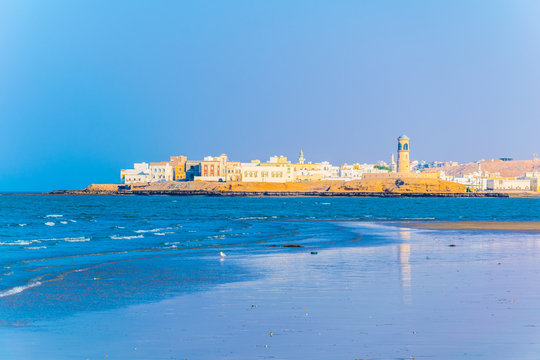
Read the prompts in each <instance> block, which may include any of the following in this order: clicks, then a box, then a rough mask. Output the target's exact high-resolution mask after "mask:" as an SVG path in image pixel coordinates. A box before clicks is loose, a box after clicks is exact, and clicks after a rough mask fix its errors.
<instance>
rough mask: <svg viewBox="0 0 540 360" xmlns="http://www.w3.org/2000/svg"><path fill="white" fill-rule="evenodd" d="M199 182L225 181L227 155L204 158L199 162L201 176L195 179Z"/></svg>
mask: <svg viewBox="0 0 540 360" xmlns="http://www.w3.org/2000/svg"><path fill="white" fill-rule="evenodd" d="M195 180H201V181H227V155H225V154H221V155H220V156H217V157H212V156H206V157H205V158H204V160H203V161H201V175H200V176H198V177H195Z"/></svg>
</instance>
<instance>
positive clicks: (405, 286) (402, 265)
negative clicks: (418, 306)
mask: <svg viewBox="0 0 540 360" xmlns="http://www.w3.org/2000/svg"><path fill="white" fill-rule="evenodd" d="M399 237H400V238H401V240H403V241H406V242H407V243H405V244H400V245H399V246H398V251H399V273H400V277H401V288H402V290H403V302H404V303H405V304H410V303H411V302H412V294H411V264H410V257H411V245H410V244H409V243H408V242H409V241H410V239H411V232H410V231H409V230H403V231H400V232H399Z"/></svg>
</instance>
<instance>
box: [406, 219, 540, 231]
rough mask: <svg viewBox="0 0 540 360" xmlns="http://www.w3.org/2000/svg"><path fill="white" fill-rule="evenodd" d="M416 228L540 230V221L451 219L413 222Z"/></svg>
mask: <svg viewBox="0 0 540 360" xmlns="http://www.w3.org/2000/svg"><path fill="white" fill-rule="evenodd" d="M408 226H409V227H412V228H415V229H442V230H444V229H447V230H505V231H527V232H540V221H459V222H457V221H449V222H419V223H411V224H409V225H408Z"/></svg>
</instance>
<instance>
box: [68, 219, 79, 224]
mask: <svg viewBox="0 0 540 360" xmlns="http://www.w3.org/2000/svg"><path fill="white" fill-rule="evenodd" d="M69 221H70V222H72V223H76V222H77V220H72V219H69Z"/></svg>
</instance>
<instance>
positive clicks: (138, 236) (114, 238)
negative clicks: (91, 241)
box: [109, 235, 144, 240]
mask: <svg viewBox="0 0 540 360" xmlns="http://www.w3.org/2000/svg"><path fill="white" fill-rule="evenodd" d="M109 237H110V238H111V239H113V240H130V239H142V238H143V237H144V235H132V236H119V235H112V236H109Z"/></svg>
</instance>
